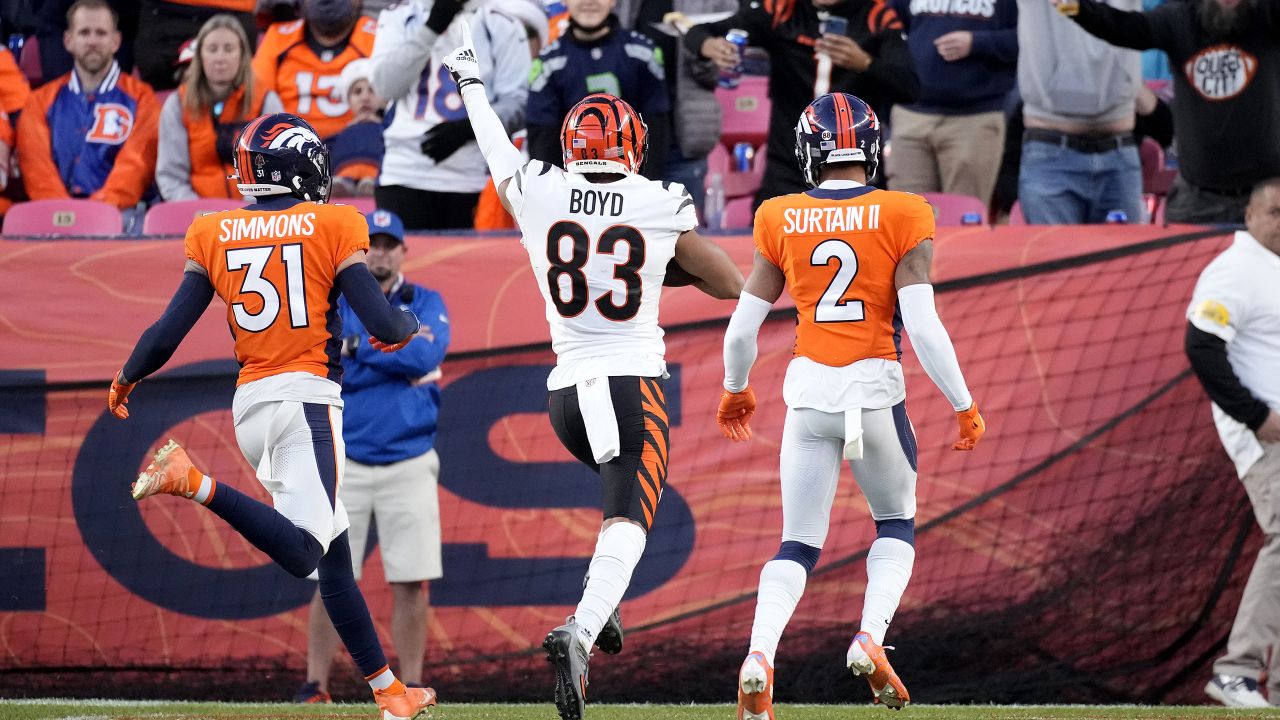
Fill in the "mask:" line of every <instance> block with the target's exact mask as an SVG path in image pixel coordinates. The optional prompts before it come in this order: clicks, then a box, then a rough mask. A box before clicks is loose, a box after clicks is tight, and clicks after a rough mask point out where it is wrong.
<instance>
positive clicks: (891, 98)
mask: <svg viewBox="0 0 1280 720" xmlns="http://www.w3.org/2000/svg"><path fill="white" fill-rule="evenodd" d="M830 12H831V14H832V15H833V16H841V17H844V18H846V19H847V20H848V30H847V32H846V34H847V35H848V36H849V37H850V38H852V39H853V41H854V42H856V43H857V44H858V45H859V46H861V47H862V49H864V50H866V51H867V52H868V53H869V54H870V55H871V56H872V57H873V58H874V61H873V62H872V63H871V65H870V66H869V67H868V68H867V70H866V72H861V73H859V72H854V71H853V70H849V69H844V68H839V67H834V68H832V69H831V70H830V73H829V74H824V75H823V76H821V77H820V76H819V70H818V68H819V65H818V61H817V60H816V59H815V56H814V50H813V44H814V39H815V38H817V37H820V35H821V33H820V28H821V25H822V23H821V21H820V20H819V19H818V10H817V9H816V8H815V7H814V6H813V4H812V3H811V2H809V1H808V0H799V1H797V0H764V1H763V2H762V1H761V0H752V1H751V2H747V3H743V4H742V5H741V6H740V8H739V9H738V12H737V13H735V14H734V15H732V16H730V17H728V18H726V19H724V20H720V21H718V22H714V23H709V24H706V25H699V26H697V27H695V28H693V29H692V30H690V31H689V34H688V36H687V38H686V40H685V47H686V48H688V49H689V50H690V51H691V52H694V53H697V52H698V48H699V46H700V45H701V43H702V42H703V40H705V39H706V38H708V37H715V36H719V37H724V36H725V33H727V32H728V31H729V30H730V29H733V28H739V29H742V30H746V31H747V32H748V34H749V42H750V43H751V45H753V46H756V47H761V48H764V49H765V50H768V51H769V59H770V62H769V97H770V98H771V100H772V101H773V105H772V109H771V111H770V115H769V143H768V149H769V162H768V165H767V166H766V169H765V179H764V187H762V188H761V190H760V193H759V194H758V195H757V198H761V199H767V198H771V197H776V196H778V195H782V194H783V193H789V192H801V191H803V190H804V189H805V187H806V185H805V183H804V179H803V178H801V177H800V173H799V172H797V170H796V163H795V158H794V157H793V156H792V153H791V148H793V147H795V136H794V134H793V130H794V128H795V125H796V116H798V115H799V114H800V113H801V112H802V111H803V110H804V108H805V106H806V105H808V104H809V102H810V101H812V100H813V99H814V98H815V97H817V96H819V95H822V94H825V93H827V92H845V93H851V94H853V95H856V96H858V97H860V98H862V99H863V100H865V101H866V102H867V104H869V105H870V106H871V107H874V108H875V109H876V113H877V114H878V115H880V116H881V117H889V111H890V108H892V106H893V104H894V103H897V102H907V101H910V100H912V99H914V96H915V94H916V93H917V92H918V88H919V85H920V83H919V81H918V80H917V79H916V76H915V71H914V70H913V64H912V61H911V55H910V52H909V51H908V50H907V40H906V35H904V34H903V31H902V21H901V20H899V19H898V15H897V13H895V12H894V11H893V9H892V8H890V7H889V6H888V4H886V3H885V2H884V0H849V1H848V2H845V3H843V4H841V5H838V6H836V7H833V8H831V10H830Z"/></svg>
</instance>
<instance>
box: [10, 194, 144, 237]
mask: <svg viewBox="0 0 1280 720" xmlns="http://www.w3.org/2000/svg"><path fill="white" fill-rule="evenodd" d="M123 226H124V219H123V217H122V216H121V215H120V211H119V210H117V209H116V207H115V206H114V205H108V204H107V203H104V202H98V201H97V200H32V201H30V202H22V203H17V204H16V205H14V206H13V207H11V208H9V212H7V213H5V216H4V234H5V235H119V234H120V233H121V232H122V231H123Z"/></svg>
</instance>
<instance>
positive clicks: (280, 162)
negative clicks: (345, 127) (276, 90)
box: [233, 113, 333, 202]
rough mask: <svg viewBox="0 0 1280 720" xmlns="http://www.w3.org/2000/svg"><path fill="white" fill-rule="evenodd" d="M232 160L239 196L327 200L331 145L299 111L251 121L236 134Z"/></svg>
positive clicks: (331, 178)
mask: <svg viewBox="0 0 1280 720" xmlns="http://www.w3.org/2000/svg"><path fill="white" fill-rule="evenodd" d="M233 159H234V161H235V167H236V174H235V175H234V176H233V177H234V179H236V180H237V181H239V182H238V183H237V184H236V187H238V188H239V189H240V194H241V195H244V196H246V197H266V196H270V195H292V196H294V197H296V198H298V199H299V200H311V201H315V202H325V201H326V200H328V199H329V189H330V186H331V185H332V184H333V176H332V175H331V174H330V172H329V148H327V147H325V144H324V143H323V142H322V141H321V140H320V136H319V135H317V134H316V131H315V129H314V128H312V127H311V125H310V124H309V123H307V121H306V120H303V119H302V118H300V117H298V116H297V115H291V114H289V113H273V114H271V115H263V116H262V117H260V118H258V119H256V120H253V121H250V122H249V124H248V125H245V126H244V129H243V130H241V131H240V136H239V137H237V138H236V144H235V153H234V156H233Z"/></svg>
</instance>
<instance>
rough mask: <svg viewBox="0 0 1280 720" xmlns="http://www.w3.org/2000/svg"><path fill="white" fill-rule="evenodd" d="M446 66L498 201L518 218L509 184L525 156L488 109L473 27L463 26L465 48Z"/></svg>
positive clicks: (446, 59) (450, 56)
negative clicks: (472, 40) (512, 205)
mask: <svg viewBox="0 0 1280 720" xmlns="http://www.w3.org/2000/svg"><path fill="white" fill-rule="evenodd" d="M444 64H445V67H447V68H449V73H450V74H451V75H453V81H454V82H456V83H457V84H458V94H459V95H461V96H462V104H463V105H465V106H466V108H467V119H468V120H470V121H471V129H472V130H474V131H475V134H476V144H477V145H479V146H480V152H481V153H482V154H483V155H484V161H485V163H486V164H488V166H489V174H490V175H491V176H492V177H493V184H494V186H495V187H496V188H497V190H498V199H499V200H500V201H501V202H502V207H504V208H506V210H507V212H510V213H511V214H512V215H515V214H516V213H515V212H514V211H513V210H512V208H511V205H510V202H509V201H508V200H507V183H509V182H510V181H511V176H512V175H515V174H516V171H517V170H519V169H520V166H521V165H523V164H524V156H523V155H521V154H520V151H519V150H517V149H516V146H515V145H512V144H511V138H510V137H509V136H508V135H507V131H506V129H505V128H504V127H503V125H502V121H501V120H500V119H498V115H497V113H495V112H494V111H493V108H492V107H490V106H489V98H488V97H487V96H486V95H485V91H484V83H483V82H482V81H481V80H480V64H479V63H478V62H477V61H476V51H475V47H474V46H473V45H472V44H471V28H470V26H468V25H465V24H464V25H463V26H462V46H461V47H459V48H458V49H457V50H454V51H453V52H452V53H449V56H448V57H446V58H445V59H444Z"/></svg>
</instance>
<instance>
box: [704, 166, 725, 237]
mask: <svg viewBox="0 0 1280 720" xmlns="http://www.w3.org/2000/svg"><path fill="white" fill-rule="evenodd" d="M703 214H704V215H705V216H706V217H705V219H706V222H707V229H708V230H719V229H721V228H723V227H724V178H722V177H720V173H712V174H711V181H710V182H709V183H707V198H706V200H705V201H704V203H703Z"/></svg>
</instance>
